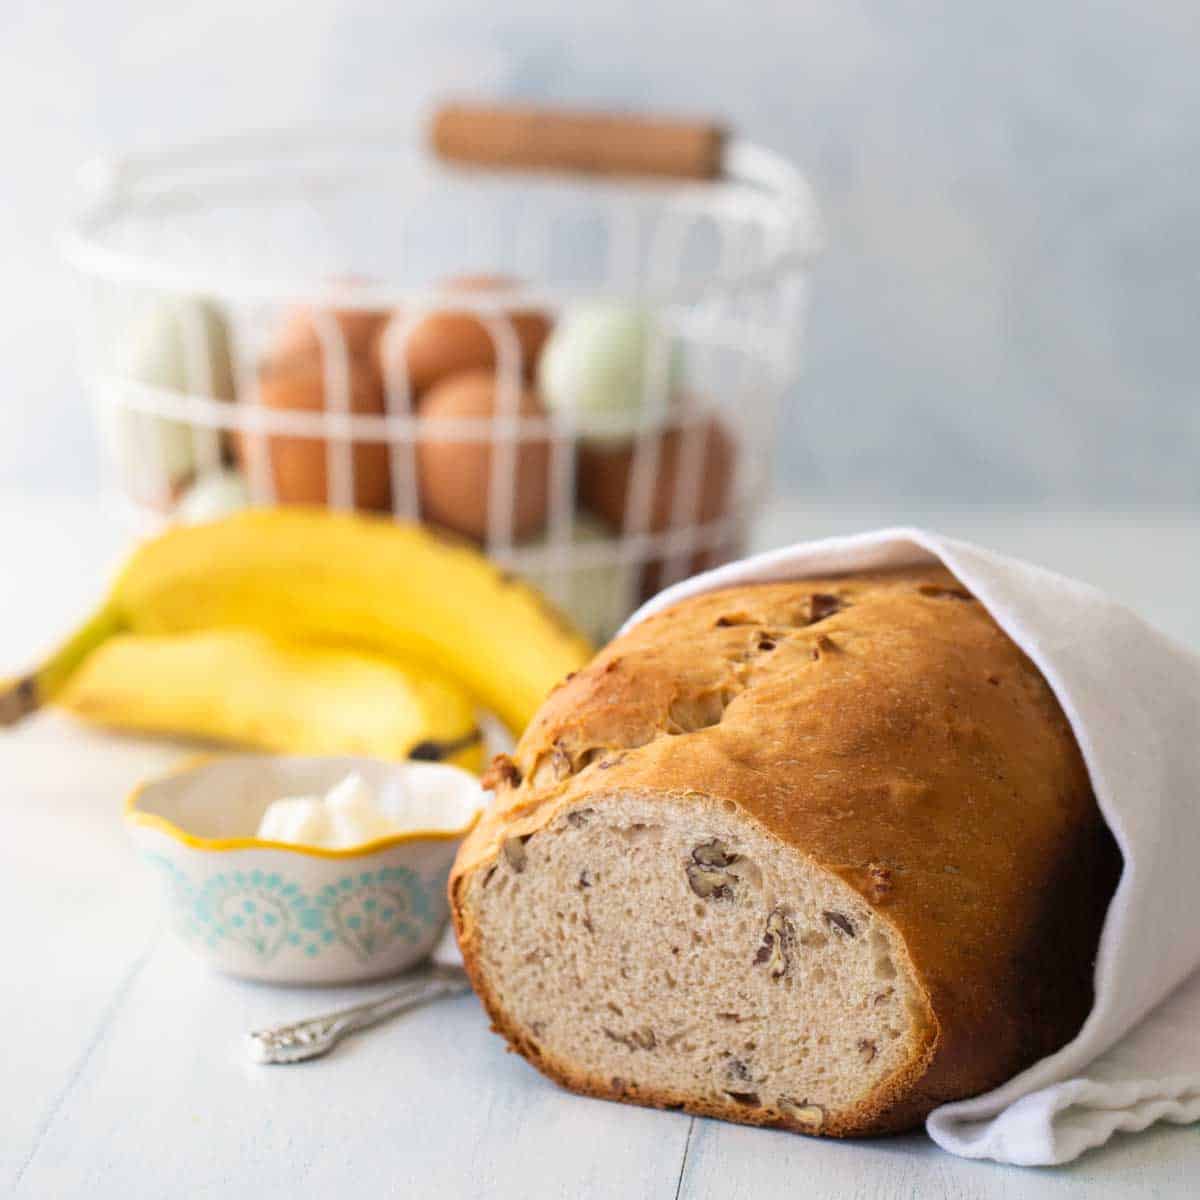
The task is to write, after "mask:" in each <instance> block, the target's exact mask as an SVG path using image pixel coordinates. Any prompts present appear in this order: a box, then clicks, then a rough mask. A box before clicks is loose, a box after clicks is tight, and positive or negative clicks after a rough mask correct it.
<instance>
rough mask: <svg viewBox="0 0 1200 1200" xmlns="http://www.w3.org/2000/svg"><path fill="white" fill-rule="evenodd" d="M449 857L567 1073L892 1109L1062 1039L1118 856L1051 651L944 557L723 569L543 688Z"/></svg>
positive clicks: (764, 1100)
mask: <svg viewBox="0 0 1200 1200" xmlns="http://www.w3.org/2000/svg"><path fill="white" fill-rule="evenodd" d="M492 784H493V786H494V787H495V788H496V793H497V794H496V797H495V800H494V803H493V804H492V806H491V808H490V809H489V811H488V812H487V814H486V815H485V817H484V819H483V820H482V821H481V823H480V825H479V826H478V827H477V829H476V830H475V831H474V833H473V834H472V836H471V837H470V838H469V839H468V841H467V842H466V843H465V844H464V845H463V847H462V849H461V852H460V854H459V857H458V861H457V863H456V865H455V868H454V871H453V873H452V875H451V880H450V892H451V900H452V905H453V912H454V921H455V926H456V929H457V933H458V938H459V943H460V945H461V947H462V952H463V957H464V960H465V962H466V964H467V969H468V971H469V972H470V975H471V978H472V981H473V983H474V985H475V988H476V991H477V992H478V993H479V996H480V997H481V999H482V1001H483V1003H484V1005H485V1006H486V1008H487V1010H488V1012H489V1014H490V1016H491V1018H492V1021H493V1023H494V1026H495V1028H496V1029H497V1031H498V1032H500V1033H502V1034H503V1035H504V1036H505V1037H506V1038H507V1039H508V1041H509V1043H510V1044H511V1045H512V1046H513V1047H514V1048H515V1049H516V1050H518V1051H519V1052H520V1053H521V1054H523V1055H524V1056H525V1057H526V1058H527V1059H528V1060H529V1061H530V1062H531V1063H533V1064H534V1065H535V1066H536V1067H538V1068H539V1069H540V1070H542V1071H544V1072H545V1073H546V1074H547V1075H549V1076H550V1077H551V1078H553V1079H555V1080H557V1081H559V1082H560V1083H562V1084H565V1085H566V1086H567V1087H569V1088H573V1089H575V1090H577V1091H580V1092H584V1093H587V1094H589V1095H593V1096H604V1097H611V1098H613V1099H620V1100H626V1101H631V1102H635V1103H639V1104H648V1105H655V1106H658V1107H663V1108H682V1109H685V1110H687V1111H689V1112H692V1113H698V1114H703V1115H710V1116H717V1117H724V1118H728V1119H730V1120H734V1121H744V1122H749V1123H753V1124H759V1125H775V1126H780V1127H783V1128H788V1129H793V1130H796V1131H800V1132H804V1133H821V1134H833V1135H847V1134H868V1133H871V1134H873V1133H884V1132H889V1131H895V1130H901V1129H905V1128H909V1127H911V1126H913V1125H915V1124H917V1123H919V1122H920V1121H921V1120H922V1119H923V1118H924V1116H925V1115H926V1114H927V1113H928V1112H929V1111H930V1110H931V1109H932V1108H934V1107H935V1106H936V1105H938V1104H941V1103H943V1102H946V1101H950V1100H955V1099H960V1098H963V1097H966V1096H970V1095H974V1094H978V1093H979V1092H981V1091H985V1090H987V1089H989V1088H991V1087H994V1086H995V1085H997V1084H999V1083H1000V1082H1002V1081H1003V1080H1005V1079H1006V1078H1008V1077H1010V1076H1012V1075H1013V1074H1015V1073H1016V1072H1018V1071H1020V1070H1022V1069H1023V1068H1024V1067H1027V1066H1028V1065H1030V1064H1031V1063H1033V1062H1034V1061H1036V1060H1037V1059H1039V1058H1041V1057H1042V1056H1044V1055H1046V1054H1049V1053H1050V1052H1052V1051H1054V1050H1055V1049H1057V1048H1058V1047H1060V1046H1061V1045H1063V1044H1064V1043H1065V1042H1066V1041H1068V1040H1069V1039H1070V1038H1071V1037H1072V1036H1073V1035H1074V1034H1075V1033H1076V1032H1077V1030H1078V1028H1079V1026H1080V1025H1081V1023H1082V1021H1083V1020H1084V1018H1085V1016H1086V1015H1087V1012H1088V1010H1089V1007H1090V1004H1091V998H1092V965H1093V960H1094V957H1095V952H1096V946H1097V941H1098V938H1099V932H1100V927H1101V923H1102V920H1103V916H1104V913H1105V910H1106V908H1107V904H1108V901H1109V899H1110V898H1111V895H1112V892H1113V889H1114V887H1115V885H1116V880H1117V876H1118V874H1119V870H1120V859H1119V855H1118V853H1117V851H1116V848H1115V845H1114V843H1113V840H1112V837H1111V835H1110V834H1109V832H1108V829H1107V827H1106V826H1105V824H1104V822H1103V819H1102V818H1101V816H1100V813H1099V811H1098V809H1097V807H1096V803H1095V800H1094V798H1093V796H1092V792H1091V787H1090V785H1089V781H1088V775H1087V771H1086V769H1085V767H1084V763H1083V760H1082V758H1081V756H1080V753H1079V750H1078V748H1077V746H1076V744H1075V741H1074V738H1073V736H1072V733H1071V730H1070V727H1069V724H1068V722H1067V720H1066V718H1065V717H1064V715H1063V713H1062V711H1061V709H1060V708H1059V706H1058V703H1057V701H1056V700H1055V698H1054V695H1053V693H1052V692H1051V690H1050V688H1049V686H1048V685H1047V684H1046V682H1045V681H1044V680H1043V679H1042V677H1041V675H1040V674H1039V672H1038V671H1037V669H1036V668H1035V667H1034V666H1033V664H1032V663H1031V662H1030V661H1029V660H1028V659H1027V658H1026V657H1025V655H1024V654H1022V653H1021V651H1020V650H1019V649H1018V648H1017V647H1016V645H1015V644H1014V643H1013V642H1012V641H1011V640H1010V639H1009V638H1008V637H1007V636H1006V635H1005V634H1004V633H1003V632H1002V631H1001V630H1000V629H999V627H998V626H997V625H996V623H995V622H994V621H993V620H992V619H991V617H990V616H989V614H988V613H987V612H986V610H985V609H984V608H983V606H982V605H981V604H980V603H979V602H978V601H977V600H975V599H974V597H972V596H971V595H970V594H969V593H968V592H967V591H966V590H965V589H964V588H963V587H962V586H961V585H960V583H959V582H958V581H957V580H956V579H955V578H954V577H953V576H951V575H950V574H949V573H948V572H946V571H944V570H943V569H941V568H928V569H921V570H918V571H912V570H910V571H901V572H889V573H876V574H864V575H857V576H847V577H841V578H835V579H822V580H807V581H803V582H796V583H779V584H761V585H754V586H743V587H737V588H730V589H727V590H724V591H718V592H713V593H710V594H707V595H702V596H699V597H696V598H693V599H691V600H687V601H685V602H683V603H681V604H678V605H676V606H675V607H673V608H669V609H667V610H666V611H664V612H662V613H660V614H658V615H656V616H653V617H650V618H649V619H647V620H645V621H643V622H642V623H640V624H638V625H637V626H635V627H634V628H633V629H632V630H631V631H630V632H628V633H627V634H625V635H624V636H623V637H621V638H618V639H617V640H616V641H615V642H613V643H612V644H611V645H610V646H608V648H607V649H606V650H604V651H603V652H602V653H601V654H600V655H598V656H597V657H596V658H595V659H594V660H593V662H592V663H591V664H590V665H589V666H588V667H587V668H586V669H584V670H582V671H580V672H579V673H578V674H576V675H574V676H573V677H571V678H569V679H568V680H567V681H565V682H564V683H563V684H562V685H560V686H559V688H558V689H557V690H556V691H555V692H554V693H553V694H552V695H551V696H550V697H549V698H548V699H547V701H546V702H545V704H544V705H543V707H542V709H541V712H540V713H539V715H538V716H537V718H536V719H535V720H534V722H533V724H532V725H531V726H530V728H529V729H528V731H527V732H526V734H525V736H524V737H523V738H522V739H521V742H520V745H519V746H518V747H517V749H516V751H515V752H514V754H513V756H512V757H511V758H507V757H504V756H502V757H501V758H500V759H498V760H497V762H496V763H495V765H494V767H493V771H492Z"/></svg>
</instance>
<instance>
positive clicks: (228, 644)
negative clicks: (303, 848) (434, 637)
mask: <svg viewBox="0 0 1200 1200" xmlns="http://www.w3.org/2000/svg"><path fill="white" fill-rule="evenodd" d="M57 702H58V704H59V705H60V706H61V707H62V708H65V709H66V710H67V711H68V712H70V713H72V714H73V715H74V716H76V717H79V718H80V719H82V720H84V721H86V722H88V723H90V724H96V725H103V726H107V727H110V728H116V729H123V730H128V731H133V732H139V733H154V734H167V735H173V736H178V735H183V736H191V737H201V738H205V739H207V740H212V741H220V742H230V743H234V744H236V745H240V746H248V747H253V748H255V749H260V750H274V751H282V752H285V753H291V754H366V755H370V756H372V757H374V758H384V759H402V758H424V759H437V760H439V761H449V762H454V763H457V764H458V765H459V766H463V767H467V768H468V769H470V770H478V769H479V767H480V766H481V765H482V764H481V757H482V750H481V738H480V734H479V730H478V728H477V727H476V725H475V709H474V705H473V704H472V702H471V700H470V698H469V697H468V696H467V694H466V693H465V692H464V691H463V690H462V689H461V688H459V687H457V686H456V685H455V684H453V683H452V682H450V681H449V680H446V679H443V678H440V677H439V676H437V675H434V674H431V673H430V672H429V670H428V668H427V667H425V666H424V665H423V664H422V665H421V666H420V667H419V668H416V669H413V668H411V667H408V666H406V665H403V664H400V663H397V662H394V661H392V660H388V659H382V658H374V657H370V656H368V655H364V654H360V653H358V652H356V651H351V650H342V649H337V648H329V647H325V646H310V645H306V646H298V645H294V644H292V643H289V642H283V641H279V640H277V639H275V638H271V637H268V636H266V635H264V634H261V633H256V632H253V631H250V630H238V629H217V630H204V631H202V632H200V633H182V634H130V633H121V634H117V635H116V636H115V637H112V638H110V639H109V640H108V641H106V642H104V643H103V644H102V645H100V646H99V647H98V648H97V649H96V650H95V651H93V653H91V654H90V655H88V657H87V658H86V659H85V660H84V661H83V663H82V665H81V666H80V667H79V669H78V670H77V671H76V672H75V673H74V674H73V675H72V676H71V677H70V679H69V680H68V681H67V683H66V684H65V685H64V687H63V689H62V691H61V693H60V694H59V696H58V701H57Z"/></svg>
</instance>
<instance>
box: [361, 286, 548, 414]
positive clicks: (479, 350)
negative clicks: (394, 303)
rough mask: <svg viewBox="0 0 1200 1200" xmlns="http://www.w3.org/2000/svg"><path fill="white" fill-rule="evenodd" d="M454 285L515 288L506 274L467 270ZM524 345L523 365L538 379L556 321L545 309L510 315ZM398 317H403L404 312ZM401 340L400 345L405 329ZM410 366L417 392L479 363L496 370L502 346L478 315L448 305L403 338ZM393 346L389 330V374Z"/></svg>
mask: <svg viewBox="0 0 1200 1200" xmlns="http://www.w3.org/2000/svg"><path fill="white" fill-rule="evenodd" d="M444 286H445V287H446V288H447V289H448V290H455V289H457V290H459V291H464V292H476V291H490V290H502V289H505V288H511V287H514V286H515V284H514V281H513V280H511V279H508V278H506V277H504V276H502V275H467V276H462V277H461V278H458V279H453V280H449V281H448V282H447V283H446V284H445V285H444ZM507 316H508V319H509V320H510V321H511V322H512V327H513V332H514V333H515V334H516V336H517V342H518V343H519V345H520V348H521V370H522V372H523V373H524V375H525V376H526V378H532V376H533V372H534V369H535V368H536V366H537V359H538V355H539V354H540V353H541V349H542V344H543V343H544V342H545V340H546V338H547V337H548V336H549V334H550V321H549V319H548V318H547V317H546V315H545V314H544V313H540V312H534V311H531V310H523V311H514V312H509V313H508V314H507ZM393 319H394V320H395V321H397V322H401V321H403V314H401V313H398V314H397V315H396V317H395V318H393ZM396 338H397V340H396V344H397V345H399V344H400V340H399V334H398V333H397V335H396ZM403 346H404V350H403V353H404V365H405V368H406V369H407V371H408V380H409V386H410V387H411V388H412V390H413V393H414V394H415V395H418V396H419V395H421V393H423V392H425V391H427V390H428V389H429V388H431V387H433V386H434V385H436V384H437V383H438V382H440V381H441V380H443V379H445V378H447V377H448V376H450V375H456V374H460V373H461V372H463V371H470V370H474V369H476V368H478V369H487V370H495V368H496V347H495V344H494V343H493V341H492V337H491V334H489V333H488V331H487V328H486V326H485V325H484V324H483V322H482V321H480V320H479V318H478V317H477V316H475V314H473V313H470V312H454V311H452V310H450V309H443V310H440V311H438V312H432V313H430V314H429V315H428V316H427V317H423V318H422V319H421V320H420V321H418V322H417V324H416V325H415V326H413V328H412V330H411V331H410V333H409V335H408V338H407V339H406V340H405V341H404V342H403ZM390 349H391V347H390V346H389V338H388V335H387V333H384V335H383V337H382V339H381V341H380V354H381V356H383V357H382V359H381V364H382V366H383V367H384V378H385V379H386V378H387V370H386V368H387V358H386V356H387V354H388V353H389V351H390Z"/></svg>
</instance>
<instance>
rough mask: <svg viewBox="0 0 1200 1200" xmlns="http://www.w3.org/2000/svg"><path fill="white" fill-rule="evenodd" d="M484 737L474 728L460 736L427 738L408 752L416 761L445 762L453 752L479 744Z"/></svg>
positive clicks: (410, 757) (456, 752)
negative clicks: (439, 738)
mask: <svg viewBox="0 0 1200 1200" xmlns="http://www.w3.org/2000/svg"><path fill="white" fill-rule="evenodd" d="M482 738H483V734H482V733H481V732H480V730H479V729H478V728H475V729H472V730H471V732H470V733H465V734H463V736H462V737H458V738H444V739H442V740H440V741H439V740H438V739H436V738H426V739H425V741H423V742H418V743H417V744H416V745H415V746H414V747H413V748H412V749H411V750H410V751H409V752H408V757H409V759H411V760H412V761H414V762H444V761H445V760H446V759H448V758H449V757H450V756H451V755H452V754H458V753H459V751H461V750H469V749H470V748H471V747H472V746H474V745H477V744H478V743H479V742H480V741H481V740H482Z"/></svg>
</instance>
